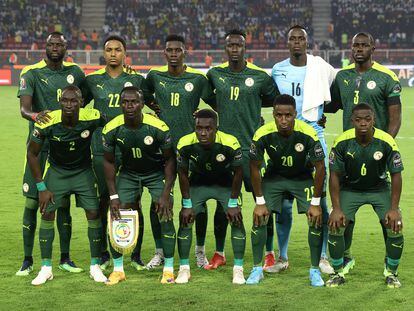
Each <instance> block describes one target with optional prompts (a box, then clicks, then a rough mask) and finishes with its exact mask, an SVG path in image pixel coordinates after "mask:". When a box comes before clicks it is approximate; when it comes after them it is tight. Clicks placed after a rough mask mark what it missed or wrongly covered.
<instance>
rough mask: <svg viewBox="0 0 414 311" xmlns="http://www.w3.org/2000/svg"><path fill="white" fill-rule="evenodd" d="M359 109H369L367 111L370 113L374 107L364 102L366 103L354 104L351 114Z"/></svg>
mask: <svg viewBox="0 0 414 311" xmlns="http://www.w3.org/2000/svg"><path fill="white" fill-rule="evenodd" d="M360 110H369V111H371V112H372V113H374V109H372V107H371V106H370V105H368V104H366V103H360V104H357V105H355V106H354V107H353V108H352V114H353V113H354V112H355V111H360Z"/></svg>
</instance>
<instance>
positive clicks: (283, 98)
mask: <svg viewBox="0 0 414 311" xmlns="http://www.w3.org/2000/svg"><path fill="white" fill-rule="evenodd" d="M276 105H285V106H292V107H293V108H295V109H296V101H295V98H294V97H293V96H290V95H288V94H282V95H279V96H276V98H275V100H274V101H273V107H275V106H276Z"/></svg>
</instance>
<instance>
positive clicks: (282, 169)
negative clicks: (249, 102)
mask: <svg viewBox="0 0 414 311" xmlns="http://www.w3.org/2000/svg"><path fill="white" fill-rule="evenodd" d="M265 152H266V153H267V155H268V156H269V160H268V162H267V167H266V172H265V174H264V178H269V177H275V176H283V177H285V178H291V179H297V180H300V179H309V178H312V172H313V166H312V165H309V164H310V163H309V162H311V163H313V162H317V161H323V160H324V157H325V155H324V152H323V148H322V145H321V143H320V141H319V139H318V134H317V133H316V131H315V129H314V128H313V127H312V126H310V125H308V124H306V123H305V122H303V121H301V120H297V119H296V120H295V127H294V130H293V133H292V135H290V136H289V137H283V136H281V135H280V134H279V133H278V130H277V126H276V123H275V122H269V123H266V124H265V125H263V126H262V127H260V128H259V129H258V130H257V131H256V133H255V134H254V137H253V142H252V144H251V147H250V159H251V160H256V161H264V156H265Z"/></svg>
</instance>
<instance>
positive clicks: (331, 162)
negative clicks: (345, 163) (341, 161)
mask: <svg viewBox="0 0 414 311" xmlns="http://www.w3.org/2000/svg"><path fill="white" fill-rule="evenodd" d="M334 162H335V152H333V151H331V153H330V154H329V164H334Z"/></svg>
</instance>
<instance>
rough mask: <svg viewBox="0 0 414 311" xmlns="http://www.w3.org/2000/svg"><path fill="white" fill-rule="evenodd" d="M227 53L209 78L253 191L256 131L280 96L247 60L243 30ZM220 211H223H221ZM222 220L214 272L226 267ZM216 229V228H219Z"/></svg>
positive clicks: (230, 40)
mask: <svg viewBox="0 0 414 311" xmlns="http://www.w3.org/2000/svg"><path fill="white" fill-rule="evenodd" d="M225 40H226V45H225V51H226V54H227V57H228V62H226V63H224V64H221V65H219V66H216V67H213V68H211V69H210V70H209V71H208V73H207V77H208V78H209V80H210V82H211V84H212V86H213V89H214V90H215V93H216V101H217V111H218V115H219V121H220V126H219V128H220V131H223V132H225V133H228V134H231V135H233V136H235V137H236V138H237V140H238V141H239V142H240V145H241V147H242V153H243V181H244V187H245V189H246V191H248V192H252V190H253V189H252V187H251V182H250V170H249V148H250V143H251V140H252V137H253V134H254V132H255V131H256V130H257V129H258V128H259V127H260V112H261V108H262V106H264V107H271V106H272V103H273V100H274V98H275V97H276V95H278V94H279V91H278V90H277V88H276V85H275V83H274V82H273V80H272V78H271V77H270V76H269V75H268V74H267V73H266V71H264V70H263V69H262V68H260V67H257V66H255V65H253V64H252V63H249V62H247V61H246V60H245V57H244V54H245V52H246V35H245V33H244V32H242V31H240V30H236V29H234V30H232V31H230V32H229V33H227V34H226V36H225ZM219 210H220V209H219ZM219 215H221V216H220V217H219V220H220V221H221V222H223V223H224V225H222V226H220V228H221V229H220V232H217V234H216V237H217V235H221V236H222V239H221V240H218V241H217V240H216V241H217V242H220V243H217V242H216V252H215V254H214V256H213V258H212V259H211V260H210V264H209V266H207V267H208V268H210V269H215V268H217V267H218V266H220V265H223V264H225V262H226V259H225V257H224V252H223V251H224V240H225V237H226V228H227V223H226V222H225V221H226V219H225V218H224V219H223V217H224V214H223V213H221V214H219ZM215 227H216V226H215Z"/></svg>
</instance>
